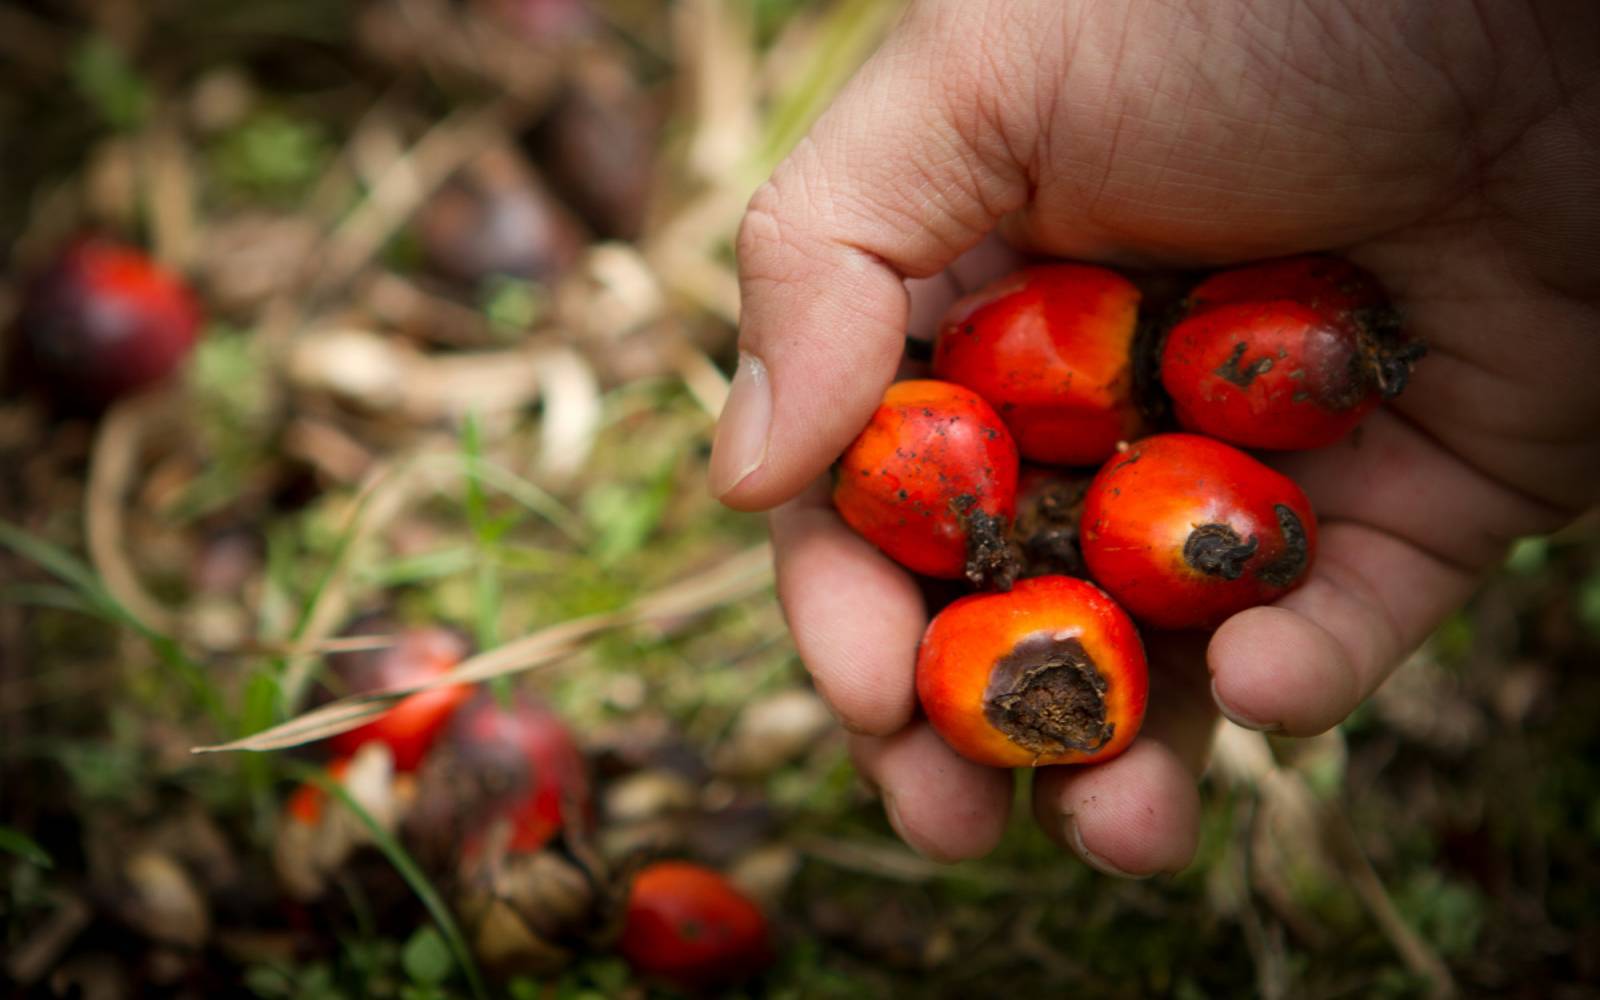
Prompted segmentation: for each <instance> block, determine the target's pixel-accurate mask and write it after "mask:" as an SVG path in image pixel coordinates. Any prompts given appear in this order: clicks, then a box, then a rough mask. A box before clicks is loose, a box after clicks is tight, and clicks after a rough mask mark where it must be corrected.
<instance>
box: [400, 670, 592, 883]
mask: <svg viewBox="0 0 1600 1000" xmlns="http://www.w3.org/2000/svg"><path fill="white" fill-rule="evenodd" d="M592 811H593V800H592V792H591V788H590V782H589V771H588V764H587V763H586V761H585V760H584V756H583V751H582V750H581V749H579V747H578V743H577V741H576V740H575V739H574V738H573V735H572V731H571V730H570V729H569V728H568V727H567V724H566V722H565V721H564V720H563V719H562V718H561V716H559V715H557V714H556V713H555V712H553V711H551V710H550V709H548V708H545V707H544V706H542V705H540V704H538V703H537V702H535V701H533V700H531V699H528V698H526V697H517V698H516V699H514V700H513V701H512V702H511V703H510V704H502V703H501V701H500V700H499V699H498V698H496V697H494V695H493V694H491V693H490V692H483V693H480V694H479V695H478V696H477V697H476V698H474V699H473V700H472V701H470V702H468V703H467V704H466V705H464V706H462V708H461V709H460V710H459V711H458V712H457V713H456V716H455V718H454V719H453V720H452V721H451V723H450V728H449V729H448V731H447V732H446V733H445V734H444V737H443V739H441V740H440V742H439V745H438V746H437V747H435V748H434V751H433V753H432V754H430V755H429V758H428V762H427V764H426V765H425V766H424V767H423V769H422V773H421V781H420V782H419V789H418V794H417V805H416V807H415V808H414V809H413V810H412V815H411V816H409V817H408V818H407V827H408V830H409V832H410V834H411V836H412V837H413V839H414V840H415V841H416V842H417V844H418V846H419V847H420V849H421V851H422V853H424V854H426V855H427V856H429V857H430V858H437V859H439V860H441V861H443V860H448V859H459V860H461V861H463V862H465V863H466V865H467V866H468V867H470V866H471V865H473V864H475V863H477V862H478V861H479V860H480V858H481V856H482V855H483V852H484V850H485V848H487V847H493V848H495V849H496V851H504V852H506V853H510V854H526V853H531V852H534V851H538V850H539V849H540V848H542V847H544V846H545V845H547V844H549V843H550V842H551V841H552V840H554V839H555V838H556V836H557V835H558V834H561V833H562V832H563V831H564V830H569V829H570V830H572V831H573V832H575V833H579V834H582V833H585V832H586V831H587V830H588V826H589V823H590V819H591V814H592Z"/></svg>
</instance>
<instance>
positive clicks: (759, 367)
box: [709, 352, 772, 497]
mask: <svg viewBox="0 0 1600 1000" xmlns="http://www.w3.org/2000/svg"><path fill="white" fill-rule="evenodd" d="M771 426H772V383H771V382H769V381H768V379H767V366H766V365H764V364H762V363H761V359H760V358H758V357H756V356H755V355H754V354H745V353H743V352H740V354H739V368H738V370H737V371H735V372H734V373H733V384H732V385H730V386H729V387H728V401H727V402H726V403H724V404H723V406H722V415H721V416H720V417H718V418H717V436H716V440H715V441H713V442H712V445H711V469H710V473H709V474H710V479H711V493H712V495H713V496H717V497H722V496H726V495H727V494H728V493H729V492H730V491H732V490H733V488H734V487H736V486H738V485H739V484H740V483H742V482H744V480H745V477H747V476H749V475H750V473H752V472H754V471H756V469H758V468H760V466H761V463H762V462H764V461H766V458H767V432H768V430H769V429H770V428H771Z"/></svg>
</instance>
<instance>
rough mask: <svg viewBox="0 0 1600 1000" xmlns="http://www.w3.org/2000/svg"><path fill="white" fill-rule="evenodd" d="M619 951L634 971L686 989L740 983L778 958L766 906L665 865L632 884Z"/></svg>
mask: <svg viewBox="0 0 1600 1000" xmlns="http://www.w3.org/2000/svg"><path fill="white" fill-rule="evenodd" d="M619 948H620V950H621V951H622V955H623V957H624V958H626V959H627V960H628V964H629V965H631V966H633V969H634V971H635V972H637V973H639V974H640V975H642V976H646V977H650V978H653V979H659V980H663V981H665V982H667V983H670V984H671V985H674V986H677V987H679V988H681V989H687V990H701V989H708V988H711V987H716V986H732V985H735V984H737V983H739V982H741V981H743V980H746V979H748V978H750V977H751V976H753V975H755V974H757V973H759V972H760V971H761V970H762V969H763V968H765V967H766V965H767V964H768V963H769V962H770V961H771V960H772V945H771V942H770V940H769V937H768V932H767V918H766V917H765V916H764V915H763V914H762V913H761V909H760V907H758V906H756V904H755V903H754V902H752V901H751V900H750V898H749V897H747V896H745V895H744V893H742V892H740V891H739V890H738V889H737V888H735V887H734V886H733V884H732V883H731V882H729V881H728V880H727V879H726V878H724V877H723V876H722V875H720V874H718V873H717V872H714V871H712V870H711V869H709V868H705V867H702V866H700V865H697V864H691V863H689V862H687V861H661V862H658V863H656V864H653V865H650V866H648V867H646V868H645V869H644V870H642V871H640V872H639V874H638V875H637V876H636V877H635V878H634V880H633V888H632V890H631V892H630V893H629V895H628V907H627V916H626V920H625V922H624V924H623V929H622V939H621V941H620V943H619Z"/></svg>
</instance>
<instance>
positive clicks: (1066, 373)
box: [933, 264, 1141, 465]
mask: <svg viewBox="0 0 1600 1000" xmlns="http://www.w3.org/2000/svg"><path fill="white" fill-rule="evenodd" d="M1138 314H1139V290H1138V289H1137V288H1135V287H1134V285H1133V283H1132V282H1130V281H1128V279H1126V278H1124V277H1122V276H1121V275H1119V274H1117V273H1116V272H1115V271H1111V270H1108V269H1106V268H1103V267H1091V266H1088V265H1083V264H1049V265H1042V266H1038V267H1030V268H1027V269H1025V270H1023V271H1019V272H1017V273H1016V274H1013V275H1010V276H1008V277H1005V278H1001V279H1000V280H999V281H996V282H994V283H992V284H990V285H988V286H986V287H984V288H983V289H980V290H979V291H977V292H975V293H973V294H972V295H970V296H967V297H966V298H964V299H961V300H960V301H958V302H956V303H955V304H954V305H953V306H951V307H950V310H949V312H948V313H946V315H945V318H944V320H943V323H942V324H941V326H940V328H939V339H938V342H937V343H936V344H935V346H934V353H933V373H934V375H935V376H937V377H938V378H941V379H946V380H948V381H951V382H957V383H960V384H961V385H964V386H967V387H968V388H970V389H972V390H974V391H975V392H977V393H978V395H980V396H982V397H983V398H984V399H986V400H988V401H989V403H990V405H992V406H993V407H994V408H995V410H996V411H997V412H999V414H1000V417H1001V419H1002V420H1004V421H1005V423H1006V426H1007V427H1009V428H1010V429H1011V434H1012V437H1014V438H1015V439H1016V442H1017V450H1018V452H1019V453H1020V454H1021V455H1022V457H1023V458H1025V459H1028V460H1029V461H1033V462H1045V463H1049V464H1053V465H1094V464H1097V463H1099V462H1102V461H1104V460H1105V459H1106V457H1107V456H1109V455H1110V454H1111V453H1112V452H1113V451H1114V450H1116V447H1117V442H1119V441H1124V440H1129V439H1131V438H1133V437H1135V436H1136V435H1137V434H1138V432H1139V428H1140V423H1141V418H1140V414H1139V408H1138V406H1137V404H1136V403H1135V401H1134V386H1133V376H1134V371H1133V344H1134V336H1135V333H1136V332H1137V329H1138V321H1139V315H1138Z"/></svg>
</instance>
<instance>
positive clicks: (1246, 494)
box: [1079, 434, 1317, 629]
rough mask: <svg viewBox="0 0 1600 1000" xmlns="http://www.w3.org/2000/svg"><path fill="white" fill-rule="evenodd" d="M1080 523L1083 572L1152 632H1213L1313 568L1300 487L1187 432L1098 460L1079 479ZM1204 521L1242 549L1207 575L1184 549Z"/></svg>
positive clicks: (1311, 526) (1313, 541) (1312, 539)
mask: <svg viewBox="0 0 1600 1000" xmlns="http://www.w3.org/2000/svg"><path fill="white" fill-rule="evenodd" d="M1279 506H1282V507H1284V508H1286V509H1287V510H1289V511H1290V512H1292V514H1293V517H1294V518H1295V519H1297V520H1298V522H1299V529H1300V531H1301V532H1302V533H1303V536H1304V539H1303V546H1299V547H1297V546H1293V545H1291V543H1290V539H1289V538H1288V537H1287V535H1286V529H1285V527H1284V525H1283V522H1282V519H1281V518H1280V516H1279V514H1278V510H1277V508H1278V507H1279ZM1081 524H1082V526H1081V529H1080V534H1079V542H1080V544H1082V546H1083V558H1084V561H1085V562H1087V563H1088V565H1089V572H1090V574H1091V575H1092V576H1093V577H1094V579H1095V580H1096V581H1097V582H1098V583H1099V584H1100V585H1101V586H1102V587H1104V588H1106V590H1107V591H1108V592H1109V593H1110V594H1111V596H1112V597H1114V598H1116V599H1117V601H1118V602H1119V603H1120V604H1121V605H1122V606H1123V607H1124V608H1126V609H1127V610H1128V612H1129V613H1130V614H1132V615H1133V616H1134V617H1135V618H1138V619H1139V620H1140V621H1141V622H1143V623H1144V624H1147V625H1153V626H1155V627H1157V628H1168V629H1177V628H1214V627H1216V626H1217V625H1219V624H1221V623H1222V622H1223V621H1225V620H1227V619H1228V618H1229V617H1231V616H1232V615H1234V614H1235V613H1237V612H1240V611H1243V610H1244V609H1245V608H1249V607H1254V606H1256V605H1258V604H1266V603H1268V602H1269V601H1273V600H1276V599H1277V598H1279V597H1282V596H1283V595H1284V594H1286V593H1288V592H1289V591H1290V590H1292V589H1294V588H1295V587H1296V586H1299V585H1300V584H1301V583H1303V582H1304V581H1305V579H1306V574H1307V572H1308V570H1309V569H1310V568H1311V567H1313V566H1315V565H1316V547H1317V523H1316V516H1315V515H1314V514H1313V513H1312V512H1311V505H1310V503H1309V502H1308V501H1307V500H1306V496H1305V494H1304V493H1302V492H1301V491H1300V487H1298V486H1296V485H1295V484H1294V483H1293V481H1291V480H1290V479H1288V478H1287V477H1285V476H1283V475H1280V474H1279V473H1276V472H1274V471H1272V470H1271V469H1269V468H1267V467H1266V466H1264V465H1262V464H1261V463H1260V462H1258V461H1256V460H1255V459H1253V458H1251V457H1250V456H1249V455H1246V454H1245V453H1244V452H1242V451H1239V450H1238V449H1237V448H1234V447H1232V446H1230V445H1226V444H1223V443H1222V442H1220V441H1214V440H1212V439H1211V438H1204V437H1198V436H1196V435H1193V434H1157V435H1156V436H1154V437H1148V438H1145V439H1144V440H1142V441H1136V442H1134V444H1133V445H1132V446H1131V447H1130V448H1129V449H1128V450H1127V452H1125V453H1124V454H1121V455H1118V456H1117V457H1116V458H1113V459H1112V460H1111V461H1109V462H1107V463H1106V465H1105V468H1104V469H1102V470H1101V471H1100V474H1099V475H1097V476H1095V478H1094V482H1092V483H1090V484H1089V492H1088V494H1087V495H1086V496H1085V497H1084V501H1083V519H1082V522H1081ZM1205 525H1215V526H1222V527H1223V528H1225V529H1226V530H1228V531H1231V532H1232V542H1233V543H1241V542H1242V543H1244V545H1246V546H1251V547H1252V549H1251V551H1249V552H1248V553H1246V552H1245V551H1244V550H1243V549H1242V548H1241V550H1240V555H1239V558H1238V559H1237V560H1234V561H1233V562H1234V563H1235V564H1231V565H1226V566H1222V565H1213V566H1212V569H1211V571H1209V572H1208V571H1207V570H1206V568H1205V565H1204V564H1203V565H1201V566H1198V567H1197V566H1196V565H1195V563H1194V561H1193V560H1192V559H1191V557H1190V553H1189V548H1188V547H1189V544H1190V539H1191V537H1192V536H1193V535H1194V533H1195V531H1196V530H1197V526H1205ZM1199 530H1202V531H1205V530H1207V529H1205V528H1200V529H1199ZM1288 530H1293V529H1288ZM1227 546H1228V543H1227V542H1224V543H1223V547H1224V548H1226V547H1227ZM1230 577H1231V578H1230Z"/></svg>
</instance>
